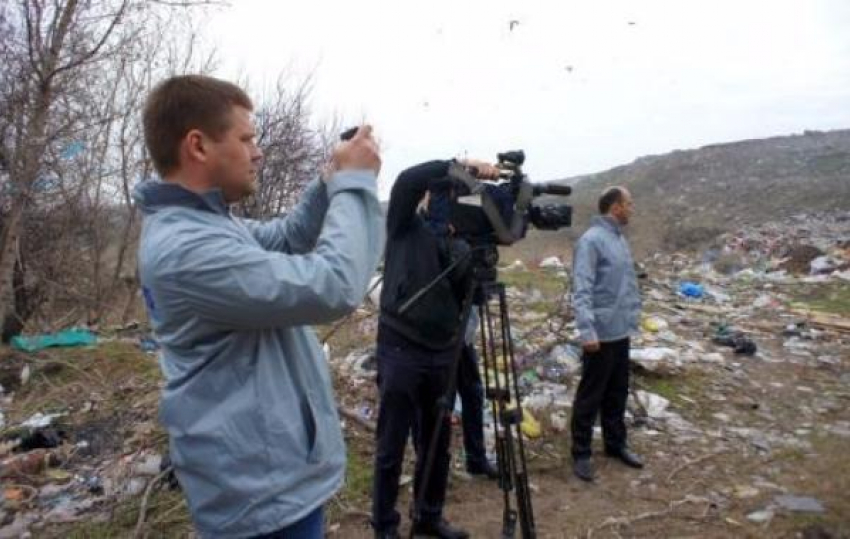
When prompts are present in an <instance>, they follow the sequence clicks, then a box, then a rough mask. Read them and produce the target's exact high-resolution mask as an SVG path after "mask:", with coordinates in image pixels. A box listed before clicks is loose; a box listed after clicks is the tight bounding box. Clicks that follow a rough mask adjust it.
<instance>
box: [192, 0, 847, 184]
mask: <svg viewBox="0 0 850 539" xmlns="http://www.w3.org/2000/svg"><path fill="white" fill-rule="evenodd" d="M512 21H513V22H512ZM206 31H207V32H208V36H209V39H210V40H211V41H213V42H214V43H215V44H216V47H217V48H218V51H219V57H220V59H221V70H220V71H219V73H218V75H220V76H224V77H236V76H238V75H241V74H247V75H249V76H250V77H251V79H252V82H253V83H255V84H256V85H257V86H259V85H260V84H261V83H263V81H266V82H270V81H273V80H274V79H275V78H276V77H277V76H278V74H279V73H281V72H289V73H291V74H292V76H293V80H298V79H299V78H303V77H304V76H307V75H310V74H312V76H313V79H314V90H313V94H312V106H313V109H314V111H315V112H316V115H317V119H320V118H328V117H331V116H332V115H334V114H337V115H339V116H341V117H343V118H344V119H346V120H347V121H346V122H345V123H347V124H348V123H357V122H358V121H359V120H360V119H362V118H365V119H367V120H368V121H369V122H371V123H372V124H373V125H374V126H375V129H376V132H377V134H378V135H379V137H380V139H381V142H382V148H383V157H384V168H383V171H382V173H381V187H382V192H383V193H384V195H386V193H387V192H388V188H389V186H390V184H391V183H392V181H393V180H394V178H395V176H396V175H397V174H398V172H399V171H401V170H402V169H404V168H405V167H407V166H410V165H412V164H415V163H418V162H421V161H424V160H428V159H433V158H448V157H453V156H458V155H460V156H463V155H469V156H470V157H477V158H483V159H493V158H494V156H495V153H496V152H498V151H502V150H506V149H514V148H522V149H524V150H525V151H526V154H527V160H526V171H527V172H528V173H529V174H530V175H531V177H532V179H533V180H534V181H543V180H550V179H557V178H565V177H569V176H574V175H578V174H584V173H590V172H597V171H601V170H605V169H607V168H610V167H613V166H616V165H620V164H624V163H628V162H631V161H632V160H633V159H635V158H637V157H640V156H643V155H647V154H658V153H665V152H668V151H671V150H674V149H687V148H693V147H697V146H701V145H704V144H709V143H715V142H726V141H734V140H740V139H744V138H758V137H766V136H772V135H781V134H790V133H799V132H801V131H803V130H805V129H823V130H826V129H838V128H850V0H622V1H602V0H582V1H565V0H560V1H557V0H550V1H532V0H522V1H519V0H514V1H500V0H454V1H443V0H430V1H417V2H410V1H404V0H395V1H390V0H387V1H378V0H357V1H347V2H343V1H340V0H303V1H297V2H296V1H290V0H286V1H282V0H280V1H278V0H232V1H231V5H230V6H229V7H227V8H224V9H222V10H221V11H219V12H218V13H216V14H214V15H213V16H212V20H211V22H210V24H209V25H207V28H206Z"/></svg>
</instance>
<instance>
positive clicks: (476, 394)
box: [457, 345, 487, 470]
mask: <svg viewBox="0 0 850 539" xmlns="http://www.w3.org/2000/svg"><path fill="white" fill-rule="evenodd" d="M457 376H458V378H457V392H458V395H460V404H461V408H462V414H461V419H462V424H463V448H464V451H465V452H466V467H467V468H468V469H470V470H476V469H480V467H481V466H484V465H485V464H487V450H486V448H485V447H484V417H483V412H484V386H483V385H482V383H481V373H480V372H479V371H478V354H477V353H476V352H475V347H474V346H472V345H466V346H464V347H463V351H462V352H461V357H460V364H459V365H458V373H457Z"/></svg>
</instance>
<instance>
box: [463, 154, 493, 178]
mask: <svg viewBox="0 0 850 539" xmlns="http://www.w3.org/2000/svg"><path fill="white" fill-rule="evenodd" d="M460 163H461V164H462V165H463V166H464V167H466V169H467V170H468V171H469V173H470V174H472V175H473V176H475V177H476V178H478V179H479V180H498V179H499V175H500V174H501V170H500V169H499V167H497V166H495V165H491V164H490V163H487V162H485V161H478V160H477V159H462V160H461V161H460Z"/></svg>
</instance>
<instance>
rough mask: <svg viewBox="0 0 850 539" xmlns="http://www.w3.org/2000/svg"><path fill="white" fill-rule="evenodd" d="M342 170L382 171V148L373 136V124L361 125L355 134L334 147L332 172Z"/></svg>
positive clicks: (376, 172) (331, 163)
mask: <svg viewBox="0 0 850 539" xmlns="http://www.w3.org/2000/svg"><path fill="white" fill-rule="evenodd" d="M341 170H371V171H373V172H374V173H375V174H376V175H377V174H378V173H379V172H380V171H381V150H380V148H379V147H378V143H377V142H376V141H375V139H374V138H373V137H372V126H371V125H362V126H360V128H359V129H357V132H356V133H355V134H354V136H352V137H351V138H350V139H348V140H344V141H342V142H340V143H339V144H338V145H337V146H336V148H334V151H333V155H332V156H331V162H330V172H331V173H334V172H339V171H341ZM329 176H330V175H326V178H328V177H329Z"/></svg>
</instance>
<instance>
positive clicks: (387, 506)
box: [372, 342, 451, 531]
mask: <svg viewBox="0 0 850 539" xmlns="http://www.w3.org/2000/svg"><path fill="white" fill-rule="evenodd" d="M417 352H419V351H416V352H413V351H412V350H411V349H404V348H401V347H397V346H390V345H382V343H380V342H379V343H378V350H377V357H378V389H379V392H380V399H381V402H380V406H379V410H378V430H377V433H376V438H377V446H378V447H377V450H376V452H375V464H376V466H375V477H374V482H373V492H372V496H373V502H372V503H373V506H372V525H373V526H374V528H375V529H376V530H378V531H384V530H389V529H392V528H396V527H397V526H398V524H399V521H400V515H399V513H398V511H397V510H396V507H395V506H396V500H397V499H398V489H399V478H400V476H401V468H402V464H403V461H404V449H405V445H406V444H407V438H408V436H409V435H410V432H411V428H412V427H413V426H414V425H416V426H417V428H418V429H419V432H417V433H414V436H413V439H414V440H416V442H417V444H418V445H419V447H417V448H416V454H417V459H416V470H415V475H414V482H413V488H414V493H418V492H419V486H420V485H421V484H422V474H423V471H424V467H425V455H426V454H427V452H428V447H429V444H430V441H431V436H432V434H433V433H434V431H435V427H436V421H437V415H438V408H437V402H438V400H439V398H440V397H442V396H443V394H444V392H445V391H446V386H447V384H448V378H449V368H450V366H451V365H450V363H448V362H440V363H438V364H432V363H430V362H429V361H428V360H427V358H426V357H425V356H423V354H421V353H417ZM450 441H451V415H450V414H445V417H444V423H443V426H442V428H441V429H440V437H439V438H438V442H437V450H436V454H435V458H434V464H433V466H432V469H431V474H430V478H429V479H428V486H427V489H426V492H425V497H424V502H423V507H422V508H421V520H422V521H423V522H437V521H439V519H440V518H442V511H443V505H444V503H445V497H446V487H447V484H448V474H449V462H450V455H449V444H450Z"/></svg>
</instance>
